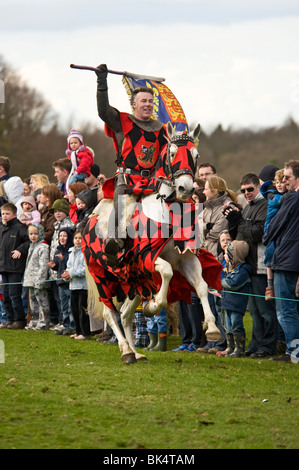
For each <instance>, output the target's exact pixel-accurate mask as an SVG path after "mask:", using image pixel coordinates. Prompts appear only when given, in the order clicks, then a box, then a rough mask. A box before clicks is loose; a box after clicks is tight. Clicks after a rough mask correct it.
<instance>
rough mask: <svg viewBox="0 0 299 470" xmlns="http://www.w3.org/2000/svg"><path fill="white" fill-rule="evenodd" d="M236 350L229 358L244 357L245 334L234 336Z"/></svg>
mask: <svg viewBox="0 0 299 470" xmlns="http://www.w3.org/2000/svg"><path fill="white" fill-rule="evenodd" d="M234 341H235V345H236V347H235V349H234V352H233V353H232V354H230V355H229V357H243V356H244V352H245V336H244V335H243V333H237V334H235V335H234Z"/></svg>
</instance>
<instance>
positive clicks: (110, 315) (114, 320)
mask: <svg viewBox="0 0 299 470" xmlns="http://www.w3.org/2000/svg"><path fill="white" fill-rule="evenodd" d="M103 317H104V319H105V320H106V321H107V323H108V325H109V326H110V327H111V328H112V330H113V333H114V334H115V336H116V338H117V340H118V346H119V349H120V352H121V358H122V361H123V362H124V363H125V364H132V363H133V362H136V357H135V352H134V351H132V349H131V348H130V346H129V344H128V341H127V340H126V338H124V336H123V334H122V332H121V329H120V327H119V325H118V315H117V314H116V313H115V312H113V310H110V309H109V308H108V307H107V306H105V308H104V312H103Z"/></svg>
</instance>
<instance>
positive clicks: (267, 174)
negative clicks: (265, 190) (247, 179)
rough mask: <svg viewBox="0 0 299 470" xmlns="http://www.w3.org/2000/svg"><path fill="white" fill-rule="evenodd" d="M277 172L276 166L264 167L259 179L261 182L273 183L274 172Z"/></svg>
mask: <svg viewBox="0 0 299 470" xmlns="http://www.w3.org/2000/svg"><path fill="white" fill-rule="evenodd" d="M277 170H279V168H277V166H274V165H266V166H264V168H262V169H261V171H260V174H259V179H260V180H262V181H264V182H265V181H273V180H274V176H275V173H276V171H277Z"/></svg>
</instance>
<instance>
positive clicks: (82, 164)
mask: <svg viewBox="0 0 299 470" xmlns="http://www.w3.org/2000/svg"><path fill="white" fill-rule="evenodd" d="M67 143H68V148H67V150H66V152H65V153H66V155H67V156H68V158H70V160H71V162H72V169H71V171H70V175H69V179H68V183H67V187H69V185H70V184H73V183H76V182H77V181H81V182H82V183H83V182H84V179H85V178H86V176H89V175H90V168H91V167H92V165H93V164H94V152H93V150H92V149H91V148H90V147H87V146H86V145H84V143H83V137H82V135H81V134H80V133H79V132H78V131H76V130H75V129H72V130H71V131H70V133H69V135H68V136H67Z"/></svg>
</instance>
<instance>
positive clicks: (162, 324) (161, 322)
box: [146, 307, 167, 334]
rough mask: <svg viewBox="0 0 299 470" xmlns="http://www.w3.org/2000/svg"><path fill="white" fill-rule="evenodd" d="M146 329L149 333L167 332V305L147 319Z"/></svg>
mask: <svg viewBox="0 0 299 470" xmlns="http://www.w3.org/2000/svg"><path fill="white" fill-rule="evenodd" d="M146 329H147V331H148V332H149V333H165V334H167V314H166V309H165V307H162V308H161V310H160V312H159V313H156V315H154V316H153V317H150V318H147V319H146Z"/></svg>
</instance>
